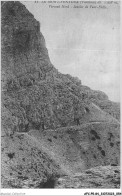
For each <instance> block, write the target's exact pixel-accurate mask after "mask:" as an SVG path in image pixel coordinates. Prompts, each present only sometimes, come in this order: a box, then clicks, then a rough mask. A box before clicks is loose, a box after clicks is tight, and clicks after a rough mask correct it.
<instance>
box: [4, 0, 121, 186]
mask: <svg viewBox="0 0 122 196" xmlns="http://www.w3.org/2000/svg"><path fill="white" fill-rule="evenodd" d="M1 21H2V37H1V41H2V184H3V187H5V188H8V187H9V188H11V187H20V188H24V187H27V188H31V184H34V183H35V185H34V187H35V188H37V187H40V188H42V187H44V186H48V185H47V184H48V180H49V179H50V180H52V181H51V182H52V184H53V185H52V187H54V183H53V178H54V176H55V177H56V176H58V175H62V174H63V175H64V174H65V175H70V176H73V175H76V174H78V173H79V172H80V173H81V171H83V170H86V169H89V168H92V167H96V166H100V165H103V166H104V165H110V164H114V165H119V157H120V141H119V118H120V117H119V116H120V107H119V104H118V103H113V102H111V101H110V100H109V99H108V97H107V95H106V94H105V93H103V92H101V91H93V90H91V89H90V88H89V87H86V86H83V85H82V84H81V81H80V80H79V79H78V78H75V77H72V76H70V75H68V74H66V75H64V74H61V73H59V72H58V70H57V69H56V68H55V67H54V66H53V65H52V63H51V61H50V58H49V56H48V51H47V49H46V45H45V40H44V37H43V35H42V34H41V32H40V24H39V22H38V21H36V20H35V19H34V16H33V15H32V14H31V13H30V12H29V11H28V10H27V9H26V7H25V6H24V5H23V4H21V3H20V2H15V1H13V2H12V1H8V2H2V20H1ZM20 138H21V139H20ZM18 155H19V156H18ZM27 157H28V158H27ZM34 165H35V166H34ZM35 167H36V168H35ZM15 168H16V169H15ZM28 172H29V173H28ZM23 179H25V181H24V183H23ZM38 179H40V180H38ZM46 182H47V184H46V185H44V183H46Z"/></svg>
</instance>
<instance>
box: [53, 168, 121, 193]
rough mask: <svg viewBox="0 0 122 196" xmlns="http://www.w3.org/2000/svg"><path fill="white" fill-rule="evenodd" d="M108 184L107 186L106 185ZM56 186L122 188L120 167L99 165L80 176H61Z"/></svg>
mask: <svg viewBox="0 0 122 196" xmlns="http://www.w3.org/2000/svg"><path fill="white" fill-rule="evenodd" d="M106 185H107V186H106ZM55 187H56V188H78V189H80V188H82V189H85V188H87V189H89V188H94V189H95V188H97V189H102V188H104V189H106V187H107V188H109V189H110V188H114V189H116V188H120V168H119V167H118V166H116V167H114V166H99V167H95V168H92V169H89V170H86V171H85V172H83V173H81V174H80V175H79V176H74V177H73V178H70V177H68V176H66V177H62V178H59V179H58V181H57V182H56V186H55Z"/></svg>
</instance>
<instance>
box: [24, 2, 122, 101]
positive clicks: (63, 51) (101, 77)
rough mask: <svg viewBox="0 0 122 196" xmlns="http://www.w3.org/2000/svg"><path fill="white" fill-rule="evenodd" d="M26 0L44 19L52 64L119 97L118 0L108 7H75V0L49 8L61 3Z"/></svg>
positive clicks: (91, 85)
mask: <svg viewBox="0 0 122 196" xmlns="http://www.w3.org/2000/svg"><path fill="white" fill-rule="evenodd" d="M23 4H25V5H26V7H27V8H28V10H29V11H31V13H32V14H33V15H34V17H35V18H36V19H37V20H38V21H39V22H40V23H41V27H40V31H41V32H42V34H43V35H44V37H45V41H46V47H47V49H48V52H49V56H50V59H51V62H52V64H53V65H54V66H55V67H56V68H57V69H58V70H59V71H60V72H61V73H64V74H71V75H72V76H77V77H79V79H80V80H81V82H82V84H83V85H86V86H89V87H90V88H92V89H94V90H101V91H103V92H105V93H106V94H107V95H108V96H109V99H110V100H112V101H120V59H119V55H120V54H119V51H120V45H119V42H120V33H119V32H120V6H119V3H117V4H113V3H112V4H110V5H107V8H106V9H100V8H99V9H95V8H87V9H86V8H73V6H74V4H70V8H49V5H60V6H62V4H61V3H54V4H53V3H52V4H49V3H42V2H39V3H34V1H33V2H23ZM64 5H68V4H66V3H65V4H64ZM75 5H78V6H81V4H80V3H79V4H75ZM85 5H87V4H86V3H85ZM94 5H95V4H94ZM102 5H103V4H102ZM104 5H105V4H104Z"/></svg>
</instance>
